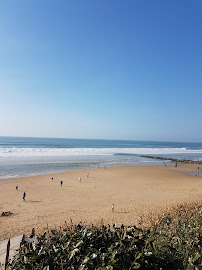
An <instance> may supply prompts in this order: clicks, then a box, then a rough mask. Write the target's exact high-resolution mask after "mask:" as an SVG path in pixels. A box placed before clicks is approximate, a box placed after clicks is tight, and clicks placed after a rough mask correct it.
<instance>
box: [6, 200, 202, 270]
mask: <svg viewBox="0 0 202 270" xmlns="http://www.w3.org/2000/svg"><path fill="white" fill-rule="evenodd" d="M201 209H202V206H201V204H199V203H194V204H189V205H187V204H186V205H180V206H178V207H177V208H172V209H171V210H170V211H169V212H168V213H165V214H164V215H163V217H161V218H160V219H159V220H158V222H155V223H154V222H152V224H151V226H150V227H149V229H148V228H137V227H135V226H133V227H124V226H123V225H122V226H121V227H119V228H117V227H116V226H115V225H114V226H113V227H110V226H109V225H108V226H101V227H99V228H98V227H94V226H82V225H80V224H79V225H76V226H66V228H64V229H63V230H59V231H56V230H52V231H51V233H44V234H43V235H42V236H39V237H38V242H37V243H31V244H29V245H24V246H22V248H21V251H20V252H19V254H17V255H16V256H15V258H14V259H13V261H12V264H11V266H10V269H21V270H22V269H34V270H38V269H43V270H45V269H46V270H48V269H49V270H52V269H71V270H73V269H79V270H81V269H86V270H87V269H89V270H91V269H92V270H94V269H100V270H102V269H103V270H104V269H108V270H109V269H110V270H111V269H120V270H121V269H159V270H160V269H162V270H164V269H168V270H175V269H201V268H200V267H201V265H202V257H201V241H202V239H201V234H200V233H201V224H202V218H201Z"/></svg>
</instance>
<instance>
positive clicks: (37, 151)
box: [0, 148, 202, 158]
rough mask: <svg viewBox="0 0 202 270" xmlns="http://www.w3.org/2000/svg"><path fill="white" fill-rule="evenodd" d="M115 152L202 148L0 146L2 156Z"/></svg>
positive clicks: (174, 151)
mask: <svg viewBox="0 0 202 270" xmlns="http://www.w3.org/2000/svg"><path fill="white" fill-rule="evenodd" d="M114 154H137V155H163V154H202V150H187V149H186V148H0V157H2V158H8V157H16V158H17V157H65V156H66V157H68V156H69V157H71V156H105V155H114Z"/></svg>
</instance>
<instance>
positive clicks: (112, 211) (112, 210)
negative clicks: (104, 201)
mask: <svg viewBox="0 0 202 270" xmlns="http://www.w3.org/2000/svg"><path fill="white" fill-rule="evenodd" d="M112 212H113V213H114V203H113V204H112Z"/></svg>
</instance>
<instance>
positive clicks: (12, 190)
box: [0, 164, 202, 240]
mask: <svg viewBox="0 0 202 270" xmlns="http://www.w3.org/2000/svg"><path fill="white" fill-rule="evenodd" d="M197 168H198V165H189V164H184V165H180V164H179V165H178V167H177V168H174V167H160V166H151V167H149V166H147V167H144V166H134V167H133V166H128V167H110V168H106V169H105V168H98V169H94V170H89V171H69V172H65V173H58V174H54V175H40V176H33V177H24V178H15V179H2V180H0V213H1V212H3V211H10V212H12V213H13V214H12V215H11V216H9V217H0V240H3V239H6V238H9V237H12V236H16V235H19V234H30V233H31V230H32V228H33V227H34V228H35V229H36V232H38V233H39V232H42V231H43V230H44V229H45V228H47V226H48V227H49V228H50V227H51V228H54V227H55V226H62V225H64V223H65V221H66V222H67V223H70V219H72V221H73V223H78V222H80V221H82V222H84V223H87V224H90V223H93V224H98V225H99V224H101V220H102V222H104V223H105V224H108V223H110V224H113V223H117V224H122V223H124V224H125V225H138V222H139V221H140V217H141V216H142V217H143V219H144V220H145V219H146V218H147V215H148V214H150V213H151V212H154V213H155V212H162V211H164V210H165V209H166V208H168V207H170V206H172V205H175V204H177V203H182V202H186V201H188V202H190V201H194V200H201V198H202V177H198V176H197V177H196V176H192V175H189V174H186V173H185V172H190V173H191V172H195V173H197ZM201 170H202V166H201ZM87 173H89V177H87ZM79 176H81V183H79ZM52 177H53V178H54V180H53V181H52V180H51V178H52ZM60 181H63V186H62V187H61V186H60ZM16 185H18V191H16ZM24 192H26V201H23V199H22V198H23V193H24ZM113 203H114V208H115V211H114V213H112V204H113Z"/></svg>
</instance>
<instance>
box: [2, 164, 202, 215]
mask: <svg viewBox="0 0 202 270" xmlns="http://www.w3.org/2000/svg"><path fill="white" fill-rule="evenodd" d="M98 168H99V166H98ZM105 169H106V165H105ZM198 170H199V167H198ZM88 177H89V173H87V178H88ZM51 180H52V182H53V177H52V178H51ZM79 183H81V176H79ZM60 186H61V187H62V186H63V181H62V180H61V181H60ZM93 187H94V188H95V186H93ZM16 191H18V185H17V186H16ZM26 195H27V194H26V192H24V193H23V197H22V198H23V201H25V197H26ZM112 212H114V203H113V204H112ZM5 213H7V212H5ZM2 215H4V212H3V213H2Z"/></svg>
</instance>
